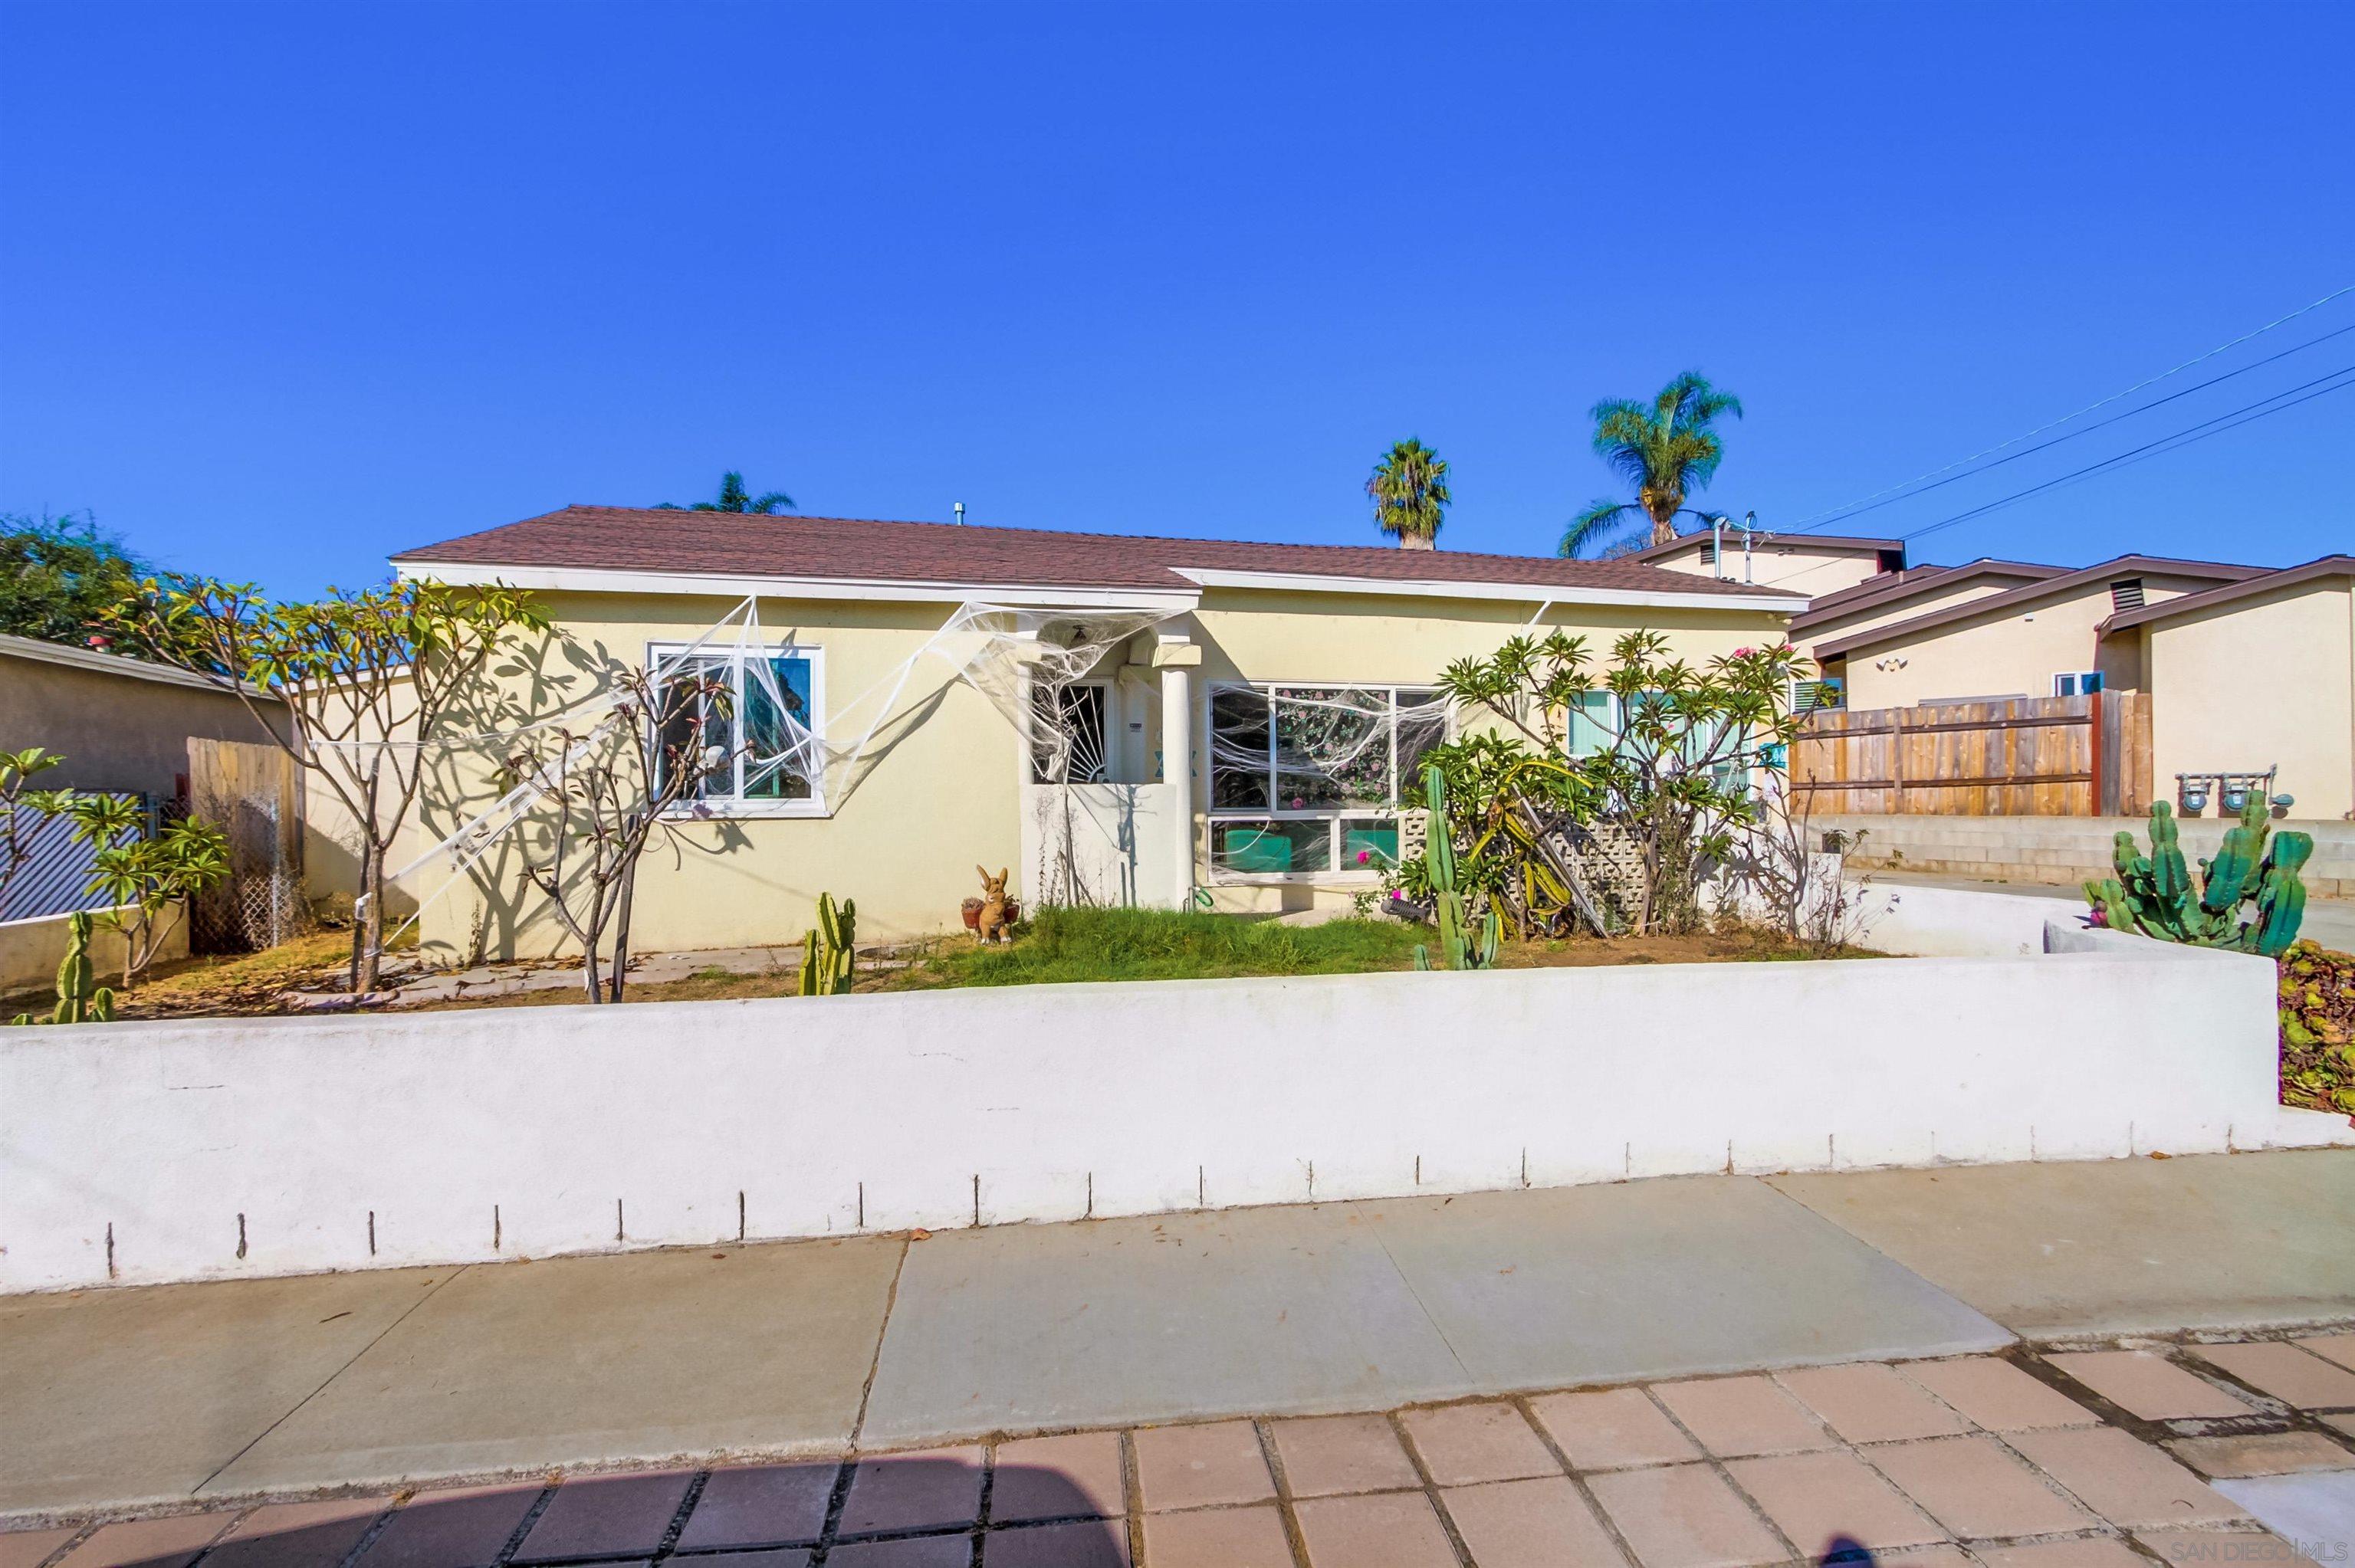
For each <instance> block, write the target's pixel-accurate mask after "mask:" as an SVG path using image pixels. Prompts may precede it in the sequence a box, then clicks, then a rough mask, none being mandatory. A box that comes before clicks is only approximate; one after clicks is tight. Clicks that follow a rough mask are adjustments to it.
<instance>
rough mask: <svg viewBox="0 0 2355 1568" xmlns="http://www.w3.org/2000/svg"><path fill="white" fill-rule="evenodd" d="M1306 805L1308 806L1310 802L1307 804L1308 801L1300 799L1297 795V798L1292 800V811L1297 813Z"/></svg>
mask: <svg viewBox="0 0 2355 1568" xmlns="http://www.w3.org/2000/svg"><path fill="white" fill-rule="evenodd" d="M1306 804H1308V802H1307V801H1306V800H1303V799H1301V797H1299V796H1297V795H1295V796H1294V797H1293V798H1292V809H1293V810H1295V811H1296V810H1300V808H1301V807H1303V806H1305V805H1306Z"/></svg>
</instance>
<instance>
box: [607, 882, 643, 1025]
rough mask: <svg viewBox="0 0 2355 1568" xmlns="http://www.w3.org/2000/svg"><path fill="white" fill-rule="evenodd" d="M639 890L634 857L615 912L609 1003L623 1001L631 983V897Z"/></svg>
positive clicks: (608, 983)
mask: <svg viewBox="0 0 2355 1568" xmlns="http://www.w3.org/2000/svg"><path fill="white" fill-rule="evenodd" d="M637 890H638V859H637V856H635V855H632V856H631V857H630V863H629V864H628V865H627V866H625V867H624V868H623V872H622V902H621V905H620V906H619V907H618V908H616V909H615V910H614V911H613V978H612V979H611V980H609V981H607V983H606V990H607V991H608V993H609V994H608V995H607V997H606V1000H607V1001H621V1000H622V988H623V986H624V985H626V984H628V983H629V972H630V895H632V894H634V893H635V892H636V891H637Z"/></svg>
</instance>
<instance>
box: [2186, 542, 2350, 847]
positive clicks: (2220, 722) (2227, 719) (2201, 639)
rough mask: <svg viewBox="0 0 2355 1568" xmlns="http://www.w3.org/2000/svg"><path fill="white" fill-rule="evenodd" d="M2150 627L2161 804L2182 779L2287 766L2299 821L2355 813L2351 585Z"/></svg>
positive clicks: (2301, 590) (2304, 588)
mask: <svg viewBox="0 0 2355 1568" xmlns="http://www.w3.org/2000/svg"><path fill="white" fill-rule="evenodd" d="M2144 630H2145V632H2146V637H2145V639H2144V647H2145V657H2146V659H2147V663H2148V674H2149V682H2150V693H2151V764H2152V770H2153V772H2154V774H2155V775H2156V779H2157V787H2158V790H2159V791H2160V793H2161V796H2162V798H2172V796H2173V794H2174V790H2175V776H2176V775H2177V774H2178V773H2188V772H2191V771H2194V770H2196V769H2206V770H2211V771H2213V770H2217V769H2224V768H2230V769H2233V770H2235V771H2239V770H2256V769H2262V768H2267V767H2272V766H2278V767H2279V768H2281V775H2280V779H2279V781H2278V782H2277V783H2276V784H2275V790H2276V791H2277V792H2286V793H2288V794H2291V795H2295V796H2296V797H2297V803H2296V805H2295V806H2293V807H2292V808H2291V809H2290V812H2289V814H2290V815H2291V816H2292V817H2296V818H2308V819H2320V820H2323V821H2335V820H2338V819H2340V818H2343V817H2346V816H2347V815H2349V814H2350V812H2355V594H2350V591H2349V587H2348V582H2347V579H2346V578H2344V577H2340V578H2338V579H2336V580H2330V579H2325V580H2321V581H2316V582H2308V583H2304V584H2294V585H2292V586H2290V587H2288V588H2284V589H2282V590H2281V591H2279V592H2278V593H2274V594H2266V595H2262V596H2257V597H2254V598H2250V599H2241V600H2237V601H2235V602H2232V603H2230V604H2223V605H2219V606H2217V607H2216V608H2215V609H2210V610H2204V611H2195V612H2193V613H2190V614H2188V615H2185V616H2184V617H2183V618H2182V619H2180V620H2163V621H2156V622H2153V623H2151V624H2149V625H2148V626H2147V627H2146V628H2145V629H2144ZM2253 672H2254V673H2253ZM2216 810H2217V807H2216V805H2215V804H2214V802H2213V801H2212V800H2211V803H2210V806H2209V811H2210V813H2211V815H2212V814H2213V813H2214V812H2215V811H2216Z"/></svg>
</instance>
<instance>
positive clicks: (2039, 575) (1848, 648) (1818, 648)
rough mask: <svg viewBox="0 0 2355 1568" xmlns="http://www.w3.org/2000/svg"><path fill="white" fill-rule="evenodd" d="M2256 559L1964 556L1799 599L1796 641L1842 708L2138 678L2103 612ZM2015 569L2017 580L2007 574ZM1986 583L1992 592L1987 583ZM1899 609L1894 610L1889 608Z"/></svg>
mask: <svg viewBox="0 0 2355 1568" xmlns="http://www.w3.org/2000/svg"><path fill="white" fill-rule="evenodd" d="M2261 570H2262V568H2260V567H2238V566H2229V565H2225V564H2222V563H2220V562H2215V561H2184V560H2173V559H2169V558H2168V557H2165V556H2118V557H2116V558H2115V559H2114V560H2108V561H2103V562H2100V563H2099V564H2097V565H2094V566H2091V567H2083V568H2080V569H2078V570H2074V571H2062V570H2058V569H2054V568H2046V567H2027V566H2023V565H2021V564H2019V563H2016V562H1998V561H1988V562H1975V563H1973V564H1972V565H1971V566H1968V567H1949V568H1946V569H1945V571H1943V572H1939V573H1926V572H1925V573H1923V574H1920V575H1914V574H1909V576H1913V582H1912V583H1911V584H1907V585H1899V586H1894V587H1892V588H1891V589H1889V590H1888V595H1889V597H1886V598H1883V597H1879V596H1876V595H1870V594H1866V593H1862V592H1859V594H1858V596H1857V598H1856V599H1852V600H1850V601H1849V603H1848V604H1847V605H1845V606H1843V605H1840V604H1838V603H1827V604H1823V605H1816V606H1810V607H1809V609H1808V612H1807V613H1806V615H1804V616H1802V617H1800V618H1799V619H1798V620H1796V621H1795V622H1794V623H1793V633H1794V637H1795V640H1796V641H1797V642H1798V644H1799V646H1800V649H1801V651H1802V652H1806V654H1807V655H1808V657H1810V658H1812V659H1813V660H1815V662H1817V665H1818V666H1819V667H1820V669H1821V670H1822V672H1823V674H1824V676H1825V678H1826V679H1827V680H1830V681H1834V682H1837V683H1839V685H1840V687H1841V688H1842V689H1843V690H1844V692H1845V694H1846V699H1847V705H1848V706H1849V707H1851V708H1883V707H1908V706H1913V705H1918V704H1924V703H1947V702H1971V701H1985V700H1989V699H1996V698H2004V697H2059V696H2079V695H2083V694H2086V693H2088V692H2091V691H2094V690H2098V689H2100V688H2101V687H2103V686H2104V685H2109V686H2121V687H2138V686H2139V685H2140V684H2141V680H2140V671H2139V670H2138V669H2136V668H2131V667H2126V666H2125V665H2123V664H2120V663H2119V661H2120V660H2121V659H2122V658H2124V657H2126V651H2125V650H2124V646H2123V645H2120V647H2117V648H2108V647H2105V645H2104V643H2103V641H2102V638H2101V635H2100V628H2101V626H2102V623H2103V622H2104V621H2105V620H2108V619H2109V618H2110V617H2111V616H2113V615H2116V614H2121V613H2124V612H2125V611H2127V610H2133V609H2141V608H2142V607H2144V606H2145V605H2147V604H2157V603H2160V602H2162V601H2165V600H2168V599H2176V598H2179V597H2181V596H2183V595H2186V594H2194V593H2200V592H2203V591H2205V590H2207V589H2210V588H2218V587H2222V586H2225V585H2228V584H2232V583H2237V582H2240V581H2243V579H2245V578H2248V577H2255V576H2257V575H2258V574H2259V572H2260V571H2261ZM2019 577H2025V578H2026V579H2027V580H2024V581H2016V586H2010V587H2006V586H2004V584H2005V583H2006V582H2007V581H2012V580H2015V579H2017V578H2019ZM1990 588H1992V589H1993V590H1994V591H1988V590H1989V589H1990ZM1897 609H1902V610H1903V611H1904V612H1905V613H1902V614H1891V613H1890V612H1892V611H1895V610H1897ZM2113 666H2115V667H2113Z"/></svg>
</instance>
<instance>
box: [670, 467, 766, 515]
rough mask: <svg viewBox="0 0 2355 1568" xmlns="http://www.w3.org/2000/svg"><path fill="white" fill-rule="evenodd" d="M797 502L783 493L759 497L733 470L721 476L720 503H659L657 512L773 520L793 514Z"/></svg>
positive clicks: (740, 475)
mask: <svg viewBox="0 0 2355 1568" xmlns="http://www.w3.org/2000/svg"><path fill="white" fill-rule="evenodd" d="M793 509H794V498H793V497H792V496H790V495H787V494H786V493H784V492H783V491H782V490H771V491H766V492H764V493H762V494H759V495H755V494H753V493H751V491H749V490H746V489H745V488H744V476H743V475H742V474H741V473H738V472H737V471H735V470H734V469H730V470H729V471H727V472H726V473H723V474H721V475H720V476H719V500H717V501H698V502H696V503H693V504H692V505H688V506H681V505H680V504H678V503H677V502H675V501H664V502H658V503H655V511H657V512H741V513H744V514H749V515H754V516H762V517H773V516H775V515H776V514H778V513H780V512H791V511H792V510H793Z"/></svg>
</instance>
